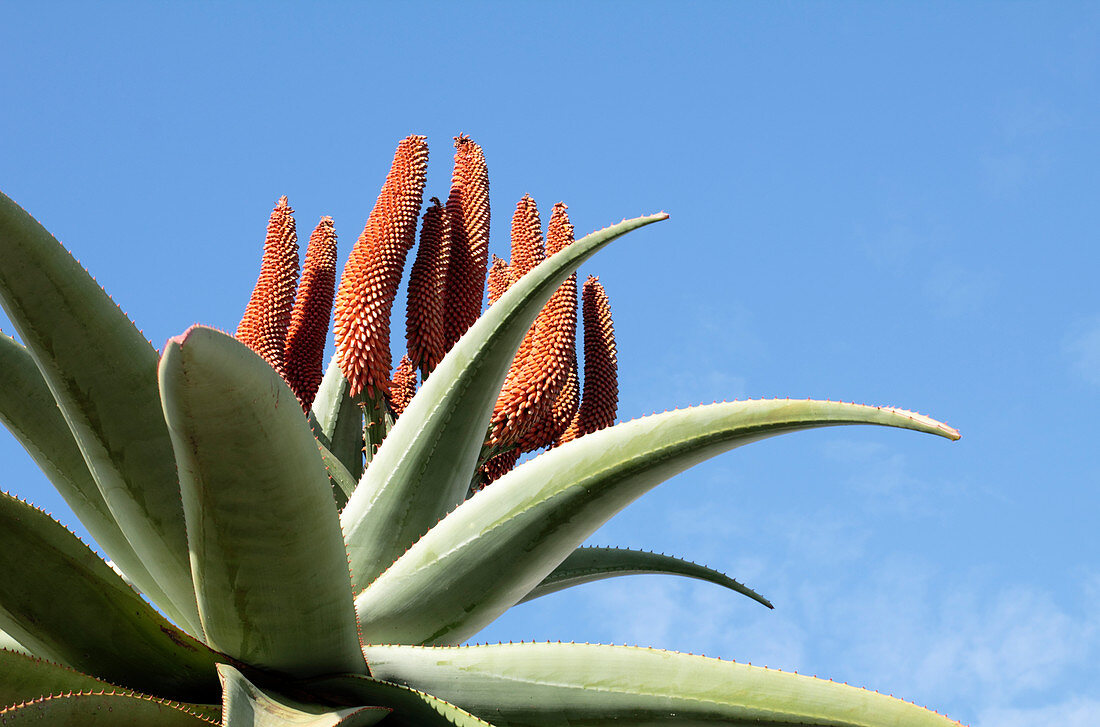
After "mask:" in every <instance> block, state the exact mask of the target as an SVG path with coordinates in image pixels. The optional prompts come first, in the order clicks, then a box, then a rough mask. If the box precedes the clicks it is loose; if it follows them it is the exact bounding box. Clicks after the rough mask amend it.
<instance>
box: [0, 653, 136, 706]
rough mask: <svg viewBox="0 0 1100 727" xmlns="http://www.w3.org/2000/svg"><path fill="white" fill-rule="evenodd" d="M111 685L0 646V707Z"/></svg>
mask: <svg viewBox="0 0 1100 727" xmlns="http://www.w3.org/2000/svg"><path fill="white" fill-rule="evenodd" d="M114 689H117V686H116V685H113V684H110V683H109V682H105V681H102V680H100V679H96V678H95V677H90V676H88V675H87V674H82V673H80V672H78V671H76V670H75V669H70V668H69V667H67V666H61V665H60V664H54V663H53V662H49V661H45V660H43V659H36V658H35V657H33V656H29V655H27V654H18V653H15V652H12V651H7V650H5V649H0V708H3V707H7V706H11V705H14V704H20V703H22V702H29V701H31V700H33V699H38V698H40V697H48V696H50V695H54V694H67V693H69V692H91V691H104V690H106V691H112V690H114Z"/></svg>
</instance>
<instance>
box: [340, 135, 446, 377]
mask: <svg viewBox="0 0 1100 727" xmlns="http://www.w3.org/2000/svg"><path fill="white" fill-rule="evenodd" d="M427 170H428V145H427V143H426V142H425V141H424V137H423V136H409V137H407V138H405V139H404V140H402V141H401V143H400V144H398V146H397V152H396V153H395V154H394V158H393V165H392V166H391V167H390V173H389V174H388V175H387V176H386V182H385V184H383V186H382V191H381V192H380V193H379V195H378V201H377V202H376V203H375V205H374V209H373V210H371V213H370V217H369V218H368V219H367V224H366V227H364V228H363V233H362V234H361V235H360V236H359V239H358V241H356V243H355V247H354V248H352V251H351V256H350V257H349V258H348V262H347V264H346V265H345V266H344V274H343V276H342V277H341V278H340V287H339V289H338V290H337V292H336V325H335V327H334V330H335V333H336V353H337V361H338V363H339V365H340V370H341V371H342V372H343V374H344V378H346V379H347V381H348V385H349V391H350V394H351V395H352V396H358V395H359V393H360V392H362V391H364V390H365V391H367V393H368V394H369V395H370V396H372V397H374V396H377V395H378V393H381V394H383V395H384V394H387V393H388V392H389V386H390V368H391V360H392V359H391V356H390V312H391V310H392V308H393V301H394V298H395V297H396V295H397V286H398V283H400V281H401V273H402V271H403V269H404V266H405V257H406V256H407V255H408V253H409V250H411V249H412V247H413V244H414V243H415V241H416V223H417V220H418V219H419V217H420V205H421V201H422V197H423V192H424V181H425V178H426V176H427Z"/></svg>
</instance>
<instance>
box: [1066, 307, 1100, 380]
mask: <svg viewBox="0 0 1100 727" xmlns="http://www.w3.org/2000/svg"><path fill="white" fill-rule="evenodd" d="M1065 351H1066V354H1067V355H1068V356H1069V359H1070V365H1071V366H1072V367H1073V370H1074V371H1076V372H1077V374H1078V375H1079V376H1080V377H1081V378H1083V379H1084V380H1085V381H1087V382H1089V383H1090V384H1093V385H1095V386H1100V319H1098V320H1094V321H1092V322H1091V323H1089V324H1087V325H1085V326H1082V327H1080V328H1079V329H1078V330H1077V331H1076V332H1074V333H1072V334H1070V335H1069V336H1068V337H1067V339H1066V344H1065Z"/></svg>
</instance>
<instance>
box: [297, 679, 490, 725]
mask: <svg viewBox="0 0 1100 727" xmlns="http://www.w3.org/2000/svg"><path fill="white" fill-rule="evenodd" d="M306 686H307V687H308V689H309V690H310V691H311V692H313V693H316V694H320V695H324V696H326V697H328V698H329V699H332V700H335V701H338V702H342V703H352V704H358V703H366V704H380V705H384V706H385V707H387V708H389V709H391V710H393V713H392V714H391V715H390V716H389V718H388V719H387V720H386V724H388V725H390V724H392V725H398V726H399V727H493V726H492V725H490V724H489V723H488V722H486V721H485V720H483V719H480V718H478V717H475V716H474V715H472V714H470V713H469V712H467V711H466V710H464V709H462V708H460V707H457V706H455V705H454V704H451V703H450V702H446V701H444V700H442V699H440V698H439V697H437V696H435V695H432V694H428V693H426V692H421V691H419V690H417V689H413V688H412V687H407V686H404V685H401V684H392V683H390V682H384V681H382V680H380V679H373V678H371V677H367V676H361V675H358V674H350V675H340V676H334V677H324V678H321V679H315V680H313V681H311V682H309V683H308V684H307V685H306Z"/></svg>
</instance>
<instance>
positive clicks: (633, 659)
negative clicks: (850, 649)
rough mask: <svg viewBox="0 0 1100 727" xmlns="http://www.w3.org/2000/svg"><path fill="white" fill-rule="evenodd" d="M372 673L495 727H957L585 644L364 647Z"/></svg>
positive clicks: (674, 658) (635, 651) (803, 685)
mask: <svg viewBox="0 0 1100 727" xmlns="http://www.w3.org/2000/svg"><path fill="white" fill-rule="evenodd" d="M363 651H364V653H365V654H366V656H367V661H369V662H370V665H371V672H372V673H373V674H374V675H375V676H376V677H378V678H380V679H387V680H393V681H397V682H401V683H405V684H409V685H410V686H413V687H416V688H417V689H423V690H424V691H427V692H431V693H432V694H435V695H438V696H439V697H440V698H442V699H446V700H448V701H451V702H454V703H455V704H457V705H459V706H461V707H463V708H465V709H467V710H469V711H470V712H473V713H474V714H476V715H478V716H480V717H483V718H485V719H490V720H492V721H493V722H494V723H496V724H498V725H501V727H521V726H522V727H612V726H613V725H622V724H629V725H633V726H635V727H671V726H672V725H698V726H703V725H714V724H724V725H737V726H743V727H748V725H764V724H766V725H775V726H776V727H779V726H781V725H785V726H789V727H794V726H795V725H798V726H799V727H807V726H811V725H812V726H821V727H825V726H826V725H827V726H828V727H949V726H954V727H958V724H959V723H958V722H955V721H953V720H950V719H948V718H946V717H944V716H942V715H940V714H937V713H935V712H932V711H930V710H928V709H924V708H923V707H918V706H916V705H914V704H910V703H908V702H903V701H901V700H898V699H894V698H893V697H888V696H886V695H884V694H879V693H878V692H871V691H868V690H865V689H858V688H856V687H850V686H848V685H846V684H840V683H838V682H832V681H825V680H822V679H816V678H813V677H807V676H800V675H798V674H793V673H790V672H782V671H776V670H772V669H766V668H761V667H756V666H750V665H748V664H739V663H736V662H732V661H721V660H719V659H708V658H706V657H702V656H692V655H689V654H680V653H675V652H670V651H661V650H658V649H645V648H639V647H634V646H601V645H589V644H583V645H582V644H503V645H492V646H462V647H434V648H432V647H416V646H367V647H365V648H364V650H363Z"/></svg>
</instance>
